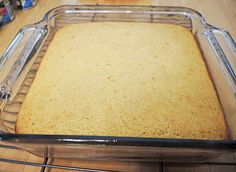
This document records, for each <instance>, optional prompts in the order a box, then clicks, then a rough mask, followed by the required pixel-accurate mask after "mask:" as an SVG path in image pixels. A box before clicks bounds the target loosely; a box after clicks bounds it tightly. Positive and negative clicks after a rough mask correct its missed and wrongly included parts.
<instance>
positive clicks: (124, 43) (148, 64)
mask: <svg viewBox="0 0 236 172" xmlns="http://www.w3.org/2000/svg"><path fill="white" fill-rule="evenodd" d="M16 131H17V133H33V134H76V135H106V136H138V137H162V138H168V137H169V138H197V139H225V138H226V137H227V132H226V126H225V123H224V117H223V113H222V110H221V107H220V104H219V102H218V99H217V96H216V93H215V90H214V87H213V85H212V82H211V80H210V78H209V76H208V74H207V69H206V67H205V65H204V62H203V59H202V57H201V54H200V52H199V49H198V47H197V45H196V42H195V40H194V38H193V36H192V34H191V33H190V32H189V31H188V30H187V29H185V28H182V27H180V26H175V25H168V24H151V23H112V22H104V23H83V24H75V25H70V26H66V27H64V28H62V29H61V30H59V31H58V32H57V34H56V35H55V37H54V39H53V41H52V42H51V44H50V46H49V48H48V50H47V53H46V55H45V56H44V58H43V61H42V63H41V65H40V69H39V71H38V72H37V75H36V78H35V80H34V83H33V84H32V86H31V88H30V90H29V92H28V94H27V96H26V99H25V101H24V103H23V105H22V108H21V111H20V114H19V117H18V120H17V127H16Z"/></svg>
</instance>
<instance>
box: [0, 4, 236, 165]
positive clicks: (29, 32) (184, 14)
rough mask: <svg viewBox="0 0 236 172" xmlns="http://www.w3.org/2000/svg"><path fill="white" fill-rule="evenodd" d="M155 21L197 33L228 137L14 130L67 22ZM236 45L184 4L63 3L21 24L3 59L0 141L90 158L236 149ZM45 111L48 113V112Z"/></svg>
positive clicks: (198, 157)
mask: <svg viewBox="0 0 236 172" xmlns="http://www.w3.org/2000/svg"><path fill="white" fill-rule="evenodd" d="M102 21H113V22H117V21H119V22H120V21H122V22H153V23H170V24H174V25H181V26H183V27H185V28H187V29H188V30H190V31H191V33H192V34H193V35H194V37H195V39H196V41H197V43H198V46H199V48H200V50H201V52H202V55H203V58H204V60H205V63H206V66H207V68H208V71H209V73H210V75H211V78H212V82H213V84H214V86H215V89H216V91H217V94H218V97H219V100H220V103H221V104H222V108H223V111H224V114H225V120H226V123H227V126H228V129H229V133H230V138H229V139H228V140H194V139H172V138H169V139H163V138H137V137H107V136H79V135H32V134H16V133H15V124H16V119H17V114H18V112H19V110H20V107H21V104H22V102H23V100H24V97H25V95H26V93H27V91H28V90H29V88H30V86H31V83H32V82H33V79H34V76H35V74H36V72H37V69H38V68H39V64H40V61H41V59H42V58H43V56H44V54H45V52H46V50H47V47H48V45H49V44H50V42H51V40H52V39H53V36H54V34H55V33H56V32H57V31H58V30H59V29H60V28H62V27H63V26H65V25H69V24H74V23H80V22H102ZM235 57H236V44H235V42H234V41H233V39H232V37H231V36H230V34H229V33H228V31H227V30H224V29H219V28H216V27H214V26H211V25H209V24H207V23H206V21H205V19H204V18H203V17H202V15H201V14H200V13H198V12H197V11H194V10H192V9H189V8H183V7H158V6H98V5H96V6H90V5H83V6H80V5H75V6H60V7H57V8H54V9H52V10H50V11H49V12H48V13H46V15H45V17H44V18H43V20H41V21H40V22H38V23H36V24H32V25H27V26H25V27H23V28H22V29H21V30H20V31H19V32H18V33H17V35H16V36H15V38H14V39H13V41H12V42H11V43H10V45H9V46H8V48H7V49H6V51H5V52H4V54H3V56H2V57H1V59H0V83H1V85H0V97H1V107H0V108H1V114H0V131H1V134H0V139H1V141H3V142H6V143H7V144H11V145H15V146H17V147H19V148H21V149H24V150H27V151H29V152H31V153H33V154H35V155H38V156H46V157H70V158H79V159H89V160H107V159H109V160H111V159H114V160H135V161H158V160H161V161H195V162H196V161H205V160H207V159H209V158H214V157H216V156H218V155H222V154H225V153H232V152H235V151H236V75H235V71H236V59H235ZM45 115H47V114H45Z"/></svg>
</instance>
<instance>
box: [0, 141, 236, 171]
mask: <svg viewBox="0 0 236 172" xmlns="http://www.w3.org/2000/svg"><path fill="white" fill-rule="evenodd" d="M3 149H5V150H13V151H14V150H16V151H20V152H22V153H23V152H24V151H23V150H21V149H19V148H17V147H15V146H10V145H3V144H0V152H1V150H3ZM29 154H30V153H29ZM46 154H47V153H45V157H42V158H41V159H42V161H41V162H33V161H24V160H19V159H16V158H14V159H13V158H5V157H4V158H2V157H1V153H0V162H3V163H10V164H18V165H24V166H34V167H39V172H46V171H47V170H48V169H55V170H56V169H61V170H70V171H83V172H85V171H86V172H107V171H114V172H115V171H117V170H107V169H94V168H84V167H79V166H70V165H68V166H66V165H63V164H61V165H60V164H54V163H53V162H54V161H53V160H52V158H48V157H47V155H46ZM157 163H158V164H159V165H158V167H159V169H156V170H157V171H158V170H159V171H160V172H164V171H165V168H164V165H165V162H157ZM171 163H177V164H178V165H180V166H181V165H184V164H185V163H184V162H171ZM187 164H199V165H200V164H201V165H219V166H220V165H224V166H236V162H234V161H233V162H229V161H227V162H222V161H219V160H218V161H208V162H200V163H199V162H188V163H187ZM118 171H119V170H118Z"/></svg>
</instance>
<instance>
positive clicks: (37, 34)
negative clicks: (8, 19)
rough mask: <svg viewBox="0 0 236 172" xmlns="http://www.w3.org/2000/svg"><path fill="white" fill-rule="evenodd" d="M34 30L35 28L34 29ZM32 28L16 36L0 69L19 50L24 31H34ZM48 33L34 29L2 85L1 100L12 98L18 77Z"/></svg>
mask: <svg viewBox="0 0 236 172" xmlns="http://www.w3.org/2000/svg"><path fill="white" fill-rule="evenodd" d="M32 28H33V27H32ZM32 28H31V26H28V28H22V29H21V30H20V31H19V32H18V34H17V35H16V36H15V38H14V39H13V41H12V42H11V44H10V46H9V47H8V48H7V49H6V51H5V52H4V54H3V56H2V58H1V60H0V62H1V63H0V68H2V67H3V66H4V64H5V63H6V62H7V61H9V58H10V56H11V53H12V52H13V51H14V50H15V48H17V44H18V43H19V42H20V41H21V40H22V37H23V36H24V31H26V30H27V29H29V30H30V29H32ZM46 32H47V31H46V30H45V29H44V28H40V27H38V28H34V31H33V33H32V35H31V36H30V38H29V39H28V40H27V42H26V43H25V45H24V47H23V49H22V50H21V51H20V53H19V55H17V57H16V60H15V62H14V64H13V65H12V66H11V67H10V70H9V72H8V73H7V75H6V77H5V78H4V79H3V80H2V81H1V83H0V99H3V100H5V99H8V98H9V97H11V89H12V86H13V85H14V84H15V82H16V80H17V78H18V76H19V75H20V74H21V71H22V70H23V68H24V66H25V64H26V63H27V61H28V60H29V59H30V58H31V57H32V55H33V54H34V52H35V50H36V49H37V47H38V46H39V45H40V44H41V42H42V38H43V37H44V35H45V33H46Z"/></svg>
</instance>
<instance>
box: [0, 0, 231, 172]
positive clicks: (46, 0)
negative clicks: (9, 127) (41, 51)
mask: <svg viewBox="0 0 236 172" xmlns="http://www.w3.org/2000/svg"><path fill="white" fill-rule="evenodd" d="M97 3H98V4H107V5H108V4H113V5H160V6H184V7H189V8H192V9H195V10H197V11H199V12H200V13H202V15H203V16H204V17H205V19H206V21H207V22H208V23H210V24H212V25H215V26H217V27H221V28H227V29H228V30H229V32H230V33H231V35H232V36H233V38H234V39H235V40H236V0H217V1H215V0H207V1H206V0H38V4H37V5H36V6H35V7H34V8H31V9H29V10H26V11H16V18H15V20H14V21H12V22H11V23H9V24H7V25H5V26H2V27H0V54H1V55H2V54H3V52H4V50H5V49H6V48H7V46H8V45H9V43H10V41H11V40H12V39H13V37H14V35H15V34H16V33H17V32H18V30H19V29H20V28H21V27H22V26H24V25H27V24H31V23H35V22H37V21H39V20H40V19H42V17H43V15H44V14H45V13H46V12H47V11H48V10H50V9H52V8H54V7H57V6H60V5H64V4H97ZM0 144H2V143H1V142H0ZM235 157H236V156H235V155H234V154H231V155H223V156H222V157H220V158H218V159H216V160H215V161H214V162H231V161H234V162H235V160H236V158H235ZM0 158H8V159H17V160H21V161H30V162H36V163H37V162H38V163H41V162H43V160H44V159H43V158H41V157H37V156H35V155H32V154H29V153H28V152H24V151H21V150H14V149H13V150H12V149H5V148H0ZM49 163H53V164H60V165H67V166H70V165H73V166H79V167H82V168H96V169H105V170H116V171H138V172H139V171H155V172H157V171H160V169H161V168H162V169H163V171H165V172H175V171H177V172H188V171H190V172H210V171H216V172H223V171H229V172H235V171H236V165H227V166H226V165H214V164H211V165H207V164H205V165H197V164H176V163H165V164H161V166H160V164H159V163H147V162H142V163H140V162H94V161H93V162H89V161H78V160H68V159H53V160H52V159H49ZM1 171H3V172H20V171H22V172H38V171H40V168H38V167H32V166H27V165H16V164H10V163H2V162H0V172H1ZM46 171H50V172H60V171H65V170H58V169H51V170H49V169H46Z"/></svg>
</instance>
